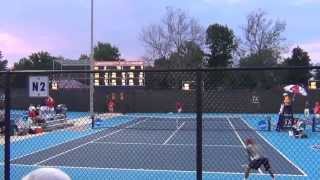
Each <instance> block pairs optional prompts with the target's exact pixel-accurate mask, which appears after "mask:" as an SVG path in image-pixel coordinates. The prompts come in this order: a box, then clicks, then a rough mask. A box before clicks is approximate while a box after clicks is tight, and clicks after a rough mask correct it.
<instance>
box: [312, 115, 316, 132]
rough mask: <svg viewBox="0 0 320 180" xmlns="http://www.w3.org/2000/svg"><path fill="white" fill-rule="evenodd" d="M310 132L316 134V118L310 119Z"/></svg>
mask: <svg viewBox="0 0 320 180" xmlns="http://www.w3.org/2000/svg"><path fill="white" fill-rule="evenodd" d="M312 132H316V118H315V117H313V118H312Z"/></svg>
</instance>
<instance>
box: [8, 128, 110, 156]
mask: <svg viewBox="0 0 320 180" xmlns="http://www.w3.org/2000/svg"><path fill="white" fill-rule="evenodd" d="M101 131H105V129H101V130H97V131H96V132H93V133H91V134H90V133H89V134H85V135H81V136H78V137H75V138H73V139H68V140H66V141H63V142H61V143H57V144H54V145H52V146H47V147H45V148H42V149H39V150H36V151H32V152H31V153H27V154H24V155H22V156H18V157H15V158H13V159H11V161H14V160H17V159H20V158H23V157H26V156H29V155H31V154H34V153H38V152H40V151H44V150H47V149H50V148H54V147H56V146H59V145H62V144H65V143H68V142H71V141H75V140H77V139H81V138H83V137H87V136H91V135H94V134H97V133H99V132H101ZM57 132H58V131H57Z"/></svg>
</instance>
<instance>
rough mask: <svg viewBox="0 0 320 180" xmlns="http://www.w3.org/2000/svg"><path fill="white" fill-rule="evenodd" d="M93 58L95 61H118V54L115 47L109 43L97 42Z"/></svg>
mask: <svg viewBox="0 0 320 180" xmlns="http://www.w3.org/2000/svg"><path fill="white" fill-rule="evenodd" d="M93 57H94V59H95V60H96V61H114V60H119V58H120V52H119V49H118V48H117V47H115V46H112V45H111V44H110V43H102V42H98V44H97V46H95V47H94V55H93Z"/></svg>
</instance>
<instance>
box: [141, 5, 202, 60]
mask: <svg viewBox="0 0 320 180" xmlns="http://www.w3.org/2000/svg"><path fill="white" fill-rule="evenodd" d="M166 10H167V11H166V14H165V16H164V18H163V19H162V21H161V23H160V24H152V25H150V26H148V27H146V28H143V29H142V32H141V35H140V40H141V41H142V43H143V44H144V46H145V47H146V50H147V54H148V56H149V58H150V59H152V60H154V59H161V58H165V59H168V58H169V57H170V56H171V55H172V54H173V53H178V54H179V55H183V54H182V53H184V52H183V49H184V47H185V43H188V42H192V43H194V44H196V45H198V46H199V47H201V46H202V45H203V43H204V33H203V28H202V27H201V26H200V25H199V23H198V22H197V21H196V20H195V19H194V18H191V17H189V16H188V14H187V13H186V12H184V11H182V10H181V9H174V8H171V7H168V8H167V9H166Z"/></svg>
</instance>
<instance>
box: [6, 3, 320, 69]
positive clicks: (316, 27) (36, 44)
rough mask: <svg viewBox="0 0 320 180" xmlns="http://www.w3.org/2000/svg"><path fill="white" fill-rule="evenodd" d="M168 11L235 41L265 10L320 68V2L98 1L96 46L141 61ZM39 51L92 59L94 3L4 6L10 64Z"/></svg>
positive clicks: (7, 54) (292, 44) (289, 45)
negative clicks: (230, 34)
mask: <svg viewBox="0 0 320 180" xmlns="http://www.w3.org/2000/svg"><path fill="white" fill-rule="evenodd" d="M168 6H169V7H174V8H180V9H182V10H184V11H186V12H187V13H188V14H189V15H190V16H191V17H193V18H195V19H197V20H198V21H199V22H200V24H201V25H202V26H203V27H204V28H207V27H208V26H209V25H210V24H214V23H220V24H224V25H227V26H229V27H230V28H232V29H233V30H234V32H235V34H236V35H237V36H241V35H243V33H242V30H241V27H242V26H244V24H245V22H246V16H247V15H248V14H249V13H250V12H252V11H254V10H257V9H262V10H263V11H265V12H267V16H268V17H269V18H271V19H274V20H281V21H285V22H286V24H287V26H286V31H285V32H284V37H286V39H287V40H286V42H285V43H286V44H287V45H288V47H289V48H290V49H292V48H293V47H296V46H300V47H301V48H303V49H304V50H306V51H307V52H308V53H309V55H310V57H311V59H312V62H313V63H320V23H319V20H317V19H318V18H319V17H320V11H319V9H320V0H156V1H155V0H94V42H97V41H102V42H109V43H111V44H112V45H115V46H117V47H118V48H119V50H120V52H121V57H122V58H125V59H141V57H143V56H144V55H145V48H144V46H143V44H142V42H141V41H140V40H139V34H140V33H141V31H142V28H144V27H146V26H148V25H150V24H157V23H159V22H160V21H161V18H162V17H163V15H164V14H165V11H166V7H168ZM317 22H318V23H317ZM40 50H43V51H48V52H49V53H50V54H52V55H54V56H63V57H65V58H68V59H77V58H78V57H79V56H80V54H89V53H90V0H3V1H2V2H1V7H0V51H2V54H3V55H4V57H5V58H6V59H8V60H9V64H10V65H12V64H13V63H14V62H17V61H19V59H21V58H22V57H27V56H28V55H30V54H31V53H32V52H37V51H40ZM288 54H289V52H288V53H287V54H285V55H288Z"/></svg>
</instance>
